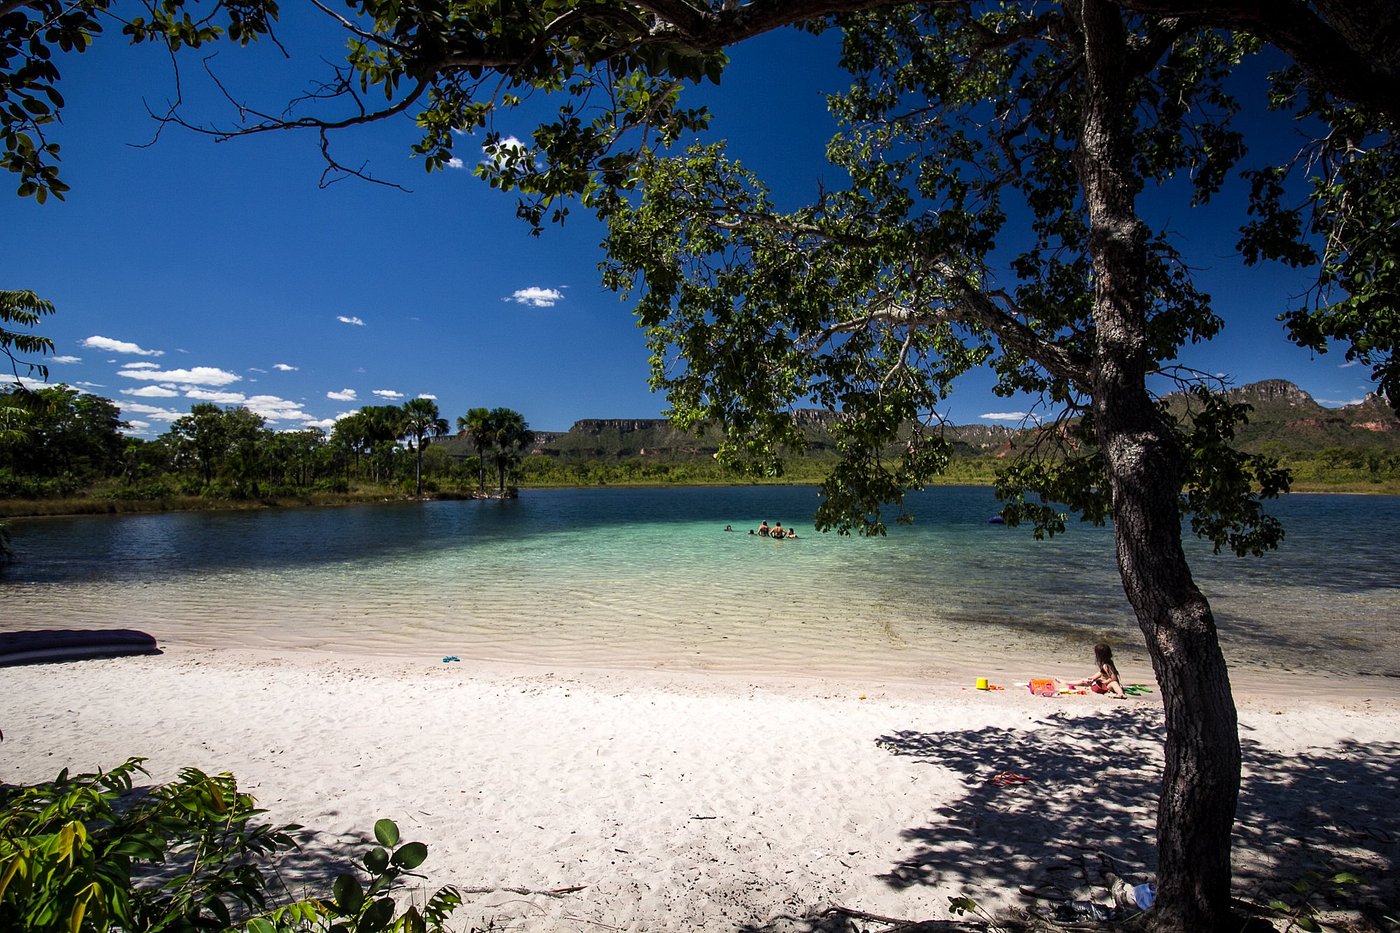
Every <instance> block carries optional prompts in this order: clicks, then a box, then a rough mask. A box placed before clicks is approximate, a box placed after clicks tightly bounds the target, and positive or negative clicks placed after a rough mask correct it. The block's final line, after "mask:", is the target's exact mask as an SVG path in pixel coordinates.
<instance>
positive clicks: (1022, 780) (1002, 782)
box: [992, 771, 1031, 787]
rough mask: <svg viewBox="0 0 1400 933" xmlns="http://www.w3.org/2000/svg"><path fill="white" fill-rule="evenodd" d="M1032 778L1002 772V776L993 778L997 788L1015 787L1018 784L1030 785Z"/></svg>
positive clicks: (997, 775)
mask: <svg viewBox="0 0 1400 933" xmlns="http://www.w3.org/2000/svg"><path fill="white" fill-rule="evenodd" d="M1030 782H1031V778H1030V777H1029V776H1028V775H1025V774H1017V773H1016V772H1014V771H1002V772H1001V773H1000V774H996V775H993V776H992V783H993V784H995V785H996V786H997V787H1014V786H1015V785H1017V784H1029V783H1030Z"/></svg>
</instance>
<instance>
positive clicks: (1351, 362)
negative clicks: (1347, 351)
mask: <svg viewBox="0 0 1400 933" xmlns="http://www.w3.org/2000/svg"><path fill="white" fill-rule="evenodd" d="M1360 365H1361V361H1360V360H1347V361H1346V362H1345V363H1343V364H1342V365H1340V366H1338V367H1337V368H1338V369H1351V368H1352V367H1353V366H1360Z"/></svg>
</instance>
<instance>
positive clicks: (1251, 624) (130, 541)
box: [0, 487, 1400, 676]
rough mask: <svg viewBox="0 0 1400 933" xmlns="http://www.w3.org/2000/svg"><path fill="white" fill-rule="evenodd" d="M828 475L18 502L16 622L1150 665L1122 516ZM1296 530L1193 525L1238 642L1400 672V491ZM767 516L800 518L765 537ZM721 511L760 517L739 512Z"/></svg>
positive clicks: (930, 660)
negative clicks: (105, 512) (791, 534)
mask: <svg viewBox="0 0 1400 933" xmlns="http://www.w3.org/2000/svg"><path fill="white" fill-rule="evenodd" d="M815 505H816V492H815V490H813V489H811V488H809V487H777V488H775V487H728V488H694V489H625V490H610V489H587V490H532V491H527V492H526V493H525V496H524V497H523V498H522V499H520V500H517V501H514V502H494V501H483V502H434V503H398V504H386V505H379V506H363V507H350V508H336V509H305V510H282V511H266V512H236V513H189V514H164V515H143V516H127V517H92V518H87V517H85V518H71V519H48V520H42V521H27V522H18V523H16V527H15V532H14V537H15V544H16V547H17V549H18V550H19V551H20V553H21V554H22V556H23V561H22V562H21V563H19V564H17V565H16V566H15V567H13V568H11V570H10V571H9V572H8V573H7V574H6V575H5V576H4V577H3V582H0V599H2V600H3V609H4V611H3V613H0V615H3V617H4V620H5V624H6V625H8V626H16V627H23V628H39V627H54V626H57V625H93V626H95V625H111V624H120V625H134V626H138V627H142V628H146V629H147V630H149V631H151V632H152V633H154V634H156V635H157V636H158V637H160V638H161V639H162V640H164V641H167V642H185V643H192V644H199V645H230V644H237V645H251V646H269V647H296V646H306V647H341V648H346V649H354V650H372V651H383V652H390V653H401V654H415V655H416V654H422V653H428V654H431V653H439V654H444V655H445V654H456V655H459V656H463V657H467V656H474V657H485V658H501V659H513V660H526V659H532V660H545V661H549V662H556V661H557V662H559V663H565V662H568V661H576V662H578V663H583V664H616V665H627V666H634V665H642V666H650V667H674V668H683V669H725V670H752V671H779V672H782V671H792V672H798V671H817V672H831V673H857V674H862V675H864V674H867V673H868V674H888V675H889V676H901V675H918V674H920V673H921V672H927V671H934V670H942V669H946V668H949V667H956V666H958V665H959V664H960V663H964V662H965V661H966V660H967V659H969V658H972V659H976V658H984V659H985V658H989V657H990V658H1007V657H1022V658H1024V657H1040V658H1055V659H1060V660H1063V661H1066V662H1068V663H1075V662H1078V664H1079V665H1080V666H1082V665H1083V663H1084V661H1085V660H1086V658H1087V657H1088V650H1087V647H1086V646H1087V645H1089V644H1092V642H1094V641H1096V640H1100V639H1108V640H1111V641H1113V642H1115V643H1116V644H1120V645H1122V646H1123V647H1122V648H1121V649H1119V653H1120V654H1122V655H1123V656H1124V658H1125V660H1126V662H1127V663H1128V664H1130V665H1134V664H1136V665H1143V666H1145V659H1143V657H1142V655H1141V651H1140V649H1137V648H1136V645H1138V644H1139V642H1140V636H1139V635H1138V634H1137V631H1136V623H1135V621H1134V620H1133V618H1132V615H1131V613H1130V612H1129V611H1128V609H1127V607H1126V604H1125V601H1124V599H1123V595H1122V589H1121V586H1120V583H1119V581H1118V577H1117V571H1116V568H1115V564H1114V561H1113V552H1112V546H1113V543H1112V534H1111V531H1110V530H1109V529H1106V528H1094V527H1091V526H1086V525H1075V526H1072V527H1071V529H1070V532H1069V533H1068V534H1066V535H1064V536H1062V537H1058V538H1056V539H1054V540H1053V541H1047V542H1037V541H1034V540H1032V539H1031V538H1030V536H1029V535H1028V534H1027V533H1026V532H1025V531H1024V529H1010V528H1005V527H1001V526H996V525H991V524H989V523H988V522H987V518H988V517H989V516H990V515H991V514H992V513H993V512H994V511H995V510H996V503H995V500H994V499H993V497H992V495H991V492H990V491H989V490H985V489H976V488H954V489H935V490H930V491H928V492H926V493H922V494H920V495H918V496H915V497H914V498H913V501H912V510H913V512H914V514H915V515H916V517H917V521H916V523H915V524H914V525H913V526H912V527H902V526H901V527H892V528H891V531H890V535H889V537H887V538H884V539H861V538H841V537H838V536H835V535H819V534H816V533H815V532H813V531H812V530H811V528H810V524H809V523H808V518H809V516H810V515H811V513H812V511H813V509H814V508H815ZM1276 511H1277V513H1278V514H1279V515H1280V516H1281V517H1282V518H1283V520H1284V522H1285V525H1286V527H1287V528H1288V538H1287V539H1286V541H1285V545H1284V548H1283V549H1282V550H1281V551H1280V552H1278V553H1276V554H1272V555H1269V556H1267V557H1265V558H1262V559H1246V560H1240V559H1237V558H1234V557H1229V556H1213V555H1211V554H1210V552H1209V548H1208V547H1205V546H1195V545H1193V546H1192V548H1191V552H1192V560H1193V567H1194V569H1195V571H1196V573H1197V577H1198V580H1199V582H1200V583H1201V586H1202V588H1203V589H1204V590H1205V591H1206V592H1207V594H1208V595H1209V596H1210V597H1211V600H1212V604H1213V605H1214V607H1215V610H1216V613H1217V617H1218V620H1219V623H1220V627H1221V632H1222V639H1223V640H1224V641H1225V644H1226V651H1227V654H1228V656H1229V657H1230V659H1231V661H1232V663H1234V664H1247V665H1251V666H1273V667H1285V668H1297V669H1313V670H1327V669H1337V670H1342V671H1358V670H1360V671H1368V672H1374V673H1385V674H1392V675H1396V674H1400V634H1397V631H1396V629H1397V625H1396V620H1397V619H1400V580H1397V574H1396V571H1395V570H1394V567H1393V557H1392V554H1393V546H1392V544H1391V542H1392V540H1393V537H1394V529H1395V528H1396V527H1397V525H1400V499H1395V498H1387V497H1352V496H1294V497H1291V498H1289V499H1287V500H1285V501H1283V502H1282V503H1279V504H1278V506H1277V507H1276ZM760 519H767V520H769V521H770V522H772V521H775V520H781V521H782V522H783V524H784V525H788V526H794V525H795V526H797V527H798V528H800V529H801V530H802V531H803V535H802V537H801V538H799V539H798V540H796V541H781V542H779V541H770V540H766V539H760V538H757V537H754V536H750V535H747V534H745V533H744V532H745V531H746V530H747V529H748V528H751V527H753V526H754V525H756V524H757V523H758V521H759V520H760ZM725 524H733V526H734V527H735V528H736V529H738V530H737V531H736V532H734V533H725V532H723V531H722V530H721V529H722V528H723V527H724V526H725Z"/></svg>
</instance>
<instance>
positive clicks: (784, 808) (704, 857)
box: [0, 646, 1400, 931]
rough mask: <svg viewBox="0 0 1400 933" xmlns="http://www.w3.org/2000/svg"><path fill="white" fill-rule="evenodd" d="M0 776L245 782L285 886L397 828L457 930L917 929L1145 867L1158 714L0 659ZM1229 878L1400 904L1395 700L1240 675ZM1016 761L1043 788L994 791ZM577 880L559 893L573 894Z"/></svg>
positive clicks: (195, 660)
mask: <svg viewBox="0 0 1400 933" xmlns="http://www.w3.org/2000/svg"><path fill="white" fill-rule="evenodd" d="M0 682H3V684H4V696H5V701H4V703H3V705H0V728H3V730H4V734H5V741H4V743H3V744H2V745H0V780H4V781H6V782H10V783H22V782H33V781H38V780H42V779H46V778H51V777H52V776H53V775H54V774H56V773H57V772H58V771H59V769H61V768H65V767H66V768H70V769H74V770H92V769H96V768H99V767H106V766H111V765H115V764H117V763H119V762H121V761H123V760H125V759H126V758H127V757H129V756H133V755H138V756H144V757H145V758H147V759H148V762H147V768H148V769H149V771H150V774H151V778H152V780H153V781H164V780H168V779H170V778H172V777H174V776H175V775H176V773H177V772H178V770H179V769H180V768H181V767H185V766H194V767H198V768H201V769H204V770H206V771H213V772H218V771H231V772H233V773H234V774H235V775H237V777H238V778H239V781H240V784H241V785H242V786H243V787H244V788H245V789H246V790H248V791H250V792H252V793H253V794H254V795H255V796H256V797H257V799H258V801H259V803H260V804H261V805H262V806H264V807H266V808H267V809H268V810H269V811H270V812H269V814H268V819H269V820H271V821H277V822H284V821H285V822H296V823H301V824H303V825H304V826H306V827H307V830H308V836H307V840H306V845H305V847H304V849H303V850H302V851H301V852H300V853H299V854H298V855H297V856H296V858H295V860H294V863H295V865H296V872H297V873H300V874H297V873H294V874H293V875H292V876H291V877H292V880H293V882H294V883H298V882H299V881H309V880H310V879H314V878H316V877H324V876H325V875H326V873H327V872H328V869H329V866H332V865H335V864H336V863H338V862H340V861H341V860H343V859H344V858H345V857H346V853H347V851H349V847H350V846H351V845H352V844H353V843H354V842H355V841H356V840H359V839H363V838H365V836H366V834H367V833H368V832H369V830H370V828H371V827H372V825H373V823H374V821H375V820H376V819H378V818H380V817H386V816H387V817H391V818H394V819H395V820H397V821H398V822H399V825H400V827H401V829H402V830H403V833H404V835H405V837H407V838H413V839H418V840H421V841H423V842H425V843H427V844H428V846H429V857H428V861H427V862H426V864H425V865H424V866H423V869H422V871H423V872H424V873H425V874H426V875H427V880H426V881H425V882H424V884H425V885H426V886H429V887H435V886H437V885H441V884H448V883H451V884H455V885H458V886H460V887H462V888H464V889H467V890H468V891H470V892H471V893H469V894H468V895H467V898H466V904H465V906H464V907H463V909H462V910H461V911H459V913H458V915H457V917H458V920H457V921H456V923H455V927H456V928H458V929H462V930H467V929H472V928H474V927H478V928H485V927H487V926H488V925H490V924H493V923H494V924H495V928H496V929H506V930H528V931H575V930H577V931H584V930H635V931H647V930H698V929H703V930H736V931H737V930H774V931H776V930H799V929H812V928H813V925H812V924H811V923H810V922H809V921H808V920H805V919H803V918H811V917H813V916H816V915H818V914H820V913H821V912H822V911H823V910H825V909H826V908H828V907H831V906H835V905H839V906H842V907H846V908H849V909H851V910H855V911H862V912H866V913H870V914H878V915H882V916H887V917H897V918H905V919H909V920H930V919H940V918H946V917H948V916H949V913H948V899H949V897H950V896H956V895H967V896H971V897H973V898H974V899H976V900H977V901H978V903H979V904H981V905H982V906H984V907H986V908H987V909H989V910H997V909H1000V908H1003V907H1007V906H1011V905H1017V904H1029V903H1034V901H1033V900H1032V899H1030V898H1028V897H1027V896H1025V895H1024V894H1022V893H1021V891H1020V889H1021V888H1022V887H1026V888H1034V887H1036V886H1038V885H1042V884H1046V883H1049V884H1051V885H1053V886H1055V887H1058V888H1059V889H1061V890H1064V891H1068V892H1071V893H1073V894H1075V895H1076V896H1084V897H1088V896H1096V897H1099V898H1101V899H1102V898H1104V892H1103V890H1102V889H1095V888H1092V887H1090V885H1092V884H1094V883H1096V882H1097V881H1098V874H1097V873H1098V871H1099V870H1100V869H1101V867H1103V865H1105V864H1107V863H1105V862H1104V858H1108V859H1111V860H1112V863H1113V864H1114V865H1115V866H1116V867H1117V868H1118V870H1119V871H1120V872H1121V873H1123V874H1124V875H1125V876H1126V877H1128V878H1129V879H1130V880H1134V881H1136V880H1147V879H1148V878H1149V877H1150V872H1151V869H1152V865H1153V851H1152V839H1153V831H1154V829H1153V827H1154V807H1155V799H1156V788H1157V783H1158V781H1159V778H1160V767H1161V751H1160V722H1161V710H1160V706H1159V704H1158V703H1157V701H1156V699H1155V697H1156V694H1155V693H1153V694H1149V695H1146V696H1144V697H1141V698H1135V699H1130V700H1128V701H1126V702H1121V703H1120V702H1114V701H1111V700H1108V699H1106V698H1103V697H1098V696H1066V697H1057V698H1053V699H1046V698H1039V697H1034V696H1031V695H1030V694H1029V692H1028V691H1027V690H1025V689H1024V688H1017V687H1015V686H1014V685H1013V683H1012V682H1011V680H1010V679H1009V678H1000V677H995V678H994V682H996V683H1000V684H1002V685H1004V686H1005V687H1007V689H1005V690H1002V691H991V692H982V691H977V690H975V689H972V677H971V676H970V675H969V676H968V677H967V678H966V682H965V683H963V682H958V680H957V679H956V678H949V679H947V680H944V681H942V682H937V683H911V682H902V683H888V684H882V683H845V682H833V681H828V680H817V679H812V680H802V679H796V678H787V679H773V678H757V677H740V676H734V675H713V674H704V673H690V674H679V673H658V672H651V671H607V670H572V671H570V670H564V669H546V668H530V667H524V666H505V665H499V664H496V665H486V664H479V663H472V662H470V661H465V662H449V663H442V662H441V661H440V659H438V658H431V659H426V660H424V661H423V662H421V663H414V662H411V661H407V660H404V659H402V658H398V659H392V660H388V659H376V658H374V657H370V656H365V655H340V656H336V655H328V654H320V653H315V652H309V651H281V652H251V651H246V650H238V649H208V648H194V647H178V646H177V647H175V648H171V649H169V650H167V651H166V653H165V654H163V655H159V656H151V657H138V658H125V659H113V660H101V661H84V662H73V663H63V664H45V665H33V666H28V667H15V668H6V669H0ZM1235 691H1236V696H1237V700H1238V702H1239V706H1240V716H1241V735H1242V739H1243V742H1244V748H1245V761H1246V764H1245V783H1244V793H1243V798H1242V801H1241V806H1240V818H1239V825H1238V835H1237V845H1236V871H1237V877H1238V882H1237V887H1238V891H1239V893H1240V894H1242V895H1245V896H1251V895H1254V896H1259V897H1262V896H1263V895H1264V894H1265V893H1266V892H1267V891H1269V890H1274V889H1276V888H1277V887H1278V885H1279V883H1280V882H1285V881H1287V880H1290V879H1293V878H1296V877H1300V876H1301V874H1302V872H1303V871H1304V870H1306V869H1307V868H1309V867H1315V868H1321V869H1324V870H1348V871H1353V872H1356V873H1357V874H1359V875H1361V876H1362V877H1363V878H1364V879H1365V882H1364V884H1363V885H1362V886H1361V888H1360V890H1358V891H1357V892H1355V897H1356V898H1357V899H1358V901H1360V902H1362V903H1363V904H1368V905H1370V906H1371V908H1372V909H1377V910H1378V909H1379V905H1383V904H1389V905H1395V904H1397V903H1400V897H1398V896H1397V891H1398V888H1400V881H1397V872H1396V857H1397V854H1398V853H1397V840H1400V818H1398V817H1397V809H1396V807H1395V800H1396V799H1397V790H1400V687H1398V686H1397V684H1396V682H1395V681H1394V680H1393V679H1368V678H1354V679H1349V680H1344V681H1339V680H1322V679H1320V678H1309V677H1305V676H1303V675H1279V676H1270V677H1265V676H1263V675H1261V674H1258V673H1249V672H1245V673H1241V674H1237V675H1236V676H1235ZM1003 772H1012V773H1014V774H1018V775H1024V776H1025V777H1026V778H1028V779H1029V780H1028V781H1026V782H1025V783H1020V784H1005V785H1003V784H1002V783H999V782H997V781H995V780H993V779H994V778H995V776H996V775H998V774H1000V773H1003ZM564 891H567V893H561V892H564Z"/></svg>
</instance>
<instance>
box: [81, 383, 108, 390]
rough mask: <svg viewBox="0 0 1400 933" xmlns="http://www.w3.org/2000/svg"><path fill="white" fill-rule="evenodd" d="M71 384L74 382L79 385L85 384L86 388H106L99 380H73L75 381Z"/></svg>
mask: <svg viewBox="0 0 1400 933" xmlns="http://www.w3.org/2000/svg"><path fill="white" fill-rule="evenodd" d="M73 384H74V385H79V386H85V387H86V388H89V389H105V388H107V387H106V386H105V385H103V384H102V383H100V382H75V383H73Z"/></svg>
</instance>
